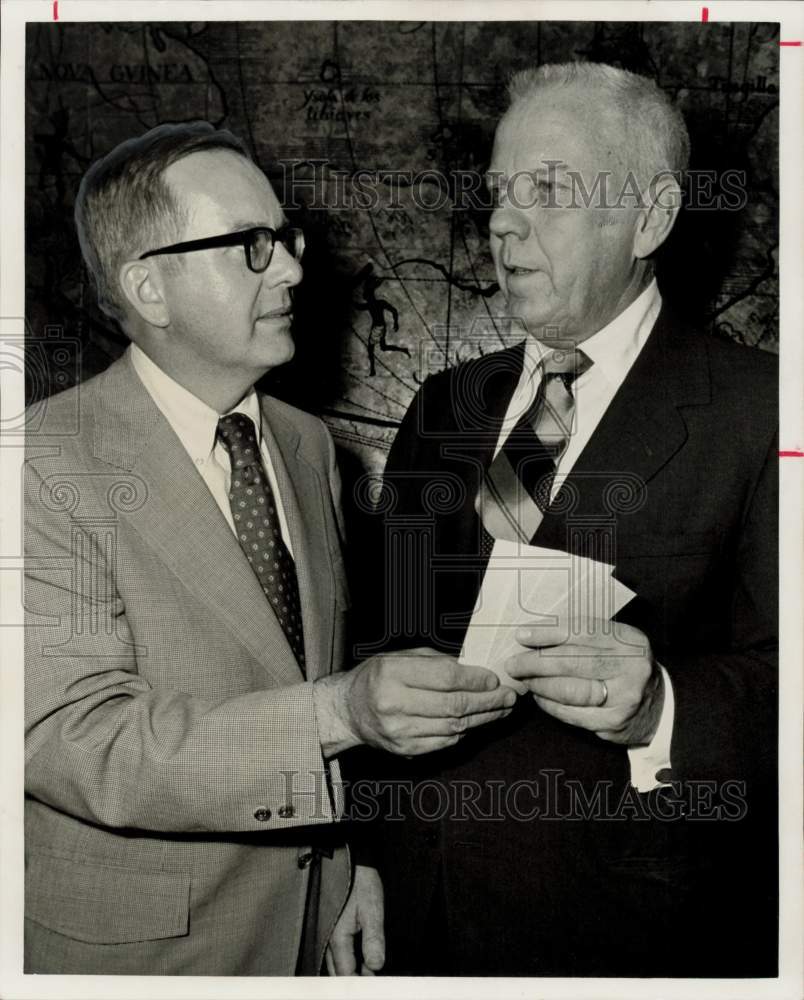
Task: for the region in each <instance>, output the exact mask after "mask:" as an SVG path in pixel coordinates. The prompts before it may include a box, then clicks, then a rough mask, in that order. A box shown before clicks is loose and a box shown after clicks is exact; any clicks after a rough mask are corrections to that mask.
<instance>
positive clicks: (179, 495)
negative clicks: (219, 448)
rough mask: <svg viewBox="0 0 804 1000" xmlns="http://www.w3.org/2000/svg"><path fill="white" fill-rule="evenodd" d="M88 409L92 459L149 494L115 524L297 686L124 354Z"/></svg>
mask: <svg viewBox="0 0 804 1000" xmlns="http://www.w3.org/2000/svg"><path fill="white" fill-rule="evenodd" d="M94 408H95V454H96V456H97V457H98V458H100V459H102V460H104V461H107V462H110V463H111V464H114V465H118V466H120V467H122V468H125V469H128V470H130V471H132V472H136V473H137V475H139V476H140V477H141V478H142V479H143V480H144V482H145V483H146V486H147V490H148V499H147V502H146V503H145V504H143V505H142V506H141V507H140V508H139V509H138V510H135V511H130V512H127V513H123V514H121V517H124V518H125V519H126V520H127V521H128V522H129V523H130V524H131V525H132V527H133V528H134V529H135V530H136V531H137V532H138V533H139V534H140V536H141V537H142V538H143V540H144V541H145V542H146V543H147V544H148V545H150V546H151V547H152V548H153V549H155V550H156V551H157V552H158V553H159V555H160V558H161V559H162V561H163V562H164V563H165V565H167V566H168V567H169V568H170V569H171V571H172V572H173V573H175V574H176V576H177V577H178V578H179V579H180V580H181V582H182V584H183V585H184V586H185V587H186V588H187V589H188V590H189V591H190V592H191V593H193V594H194V595H195V596H196V597H197V598H198V599H199V600H200V601H202V602H203V603H204V604H206V605H207V607H209V609H210V611H212V612H213V613H214V614H215V615H216V616H217V617H218V618H220V619H221V620H222V621H223V622H224V624H225V625H226V626H227V627H228V628H229V630H230V631H231V632H232V633H233V635H234V636H235V637H236V639H237V640H238V641H239V642H240V643H242V644H243V645H244V646H245V647H246V648H247V649H248V650H249V652H250V653H251V654H252V655H253V656H254V657H255V659H257V660H258V661H259V662H260V663H261V664H262V665H263V666H264V667H265V669H266V670H267V671H268V673H269V674H270V675H271V676H272V677H273V678H274V680H275V681H276V682H277V683H278V684H280V685H287V684H294V683H299V682H300V681H301V680H302V674H301V671H300V669H299V666H298V664H297V663H296V659H295V657H294V655H293V653H292V651H291V649H290V647H289V645H288V643H287V640H286V639H285V636H284V633H283V632H282V629H281V627H280V625H279V623H278V621H277V619H276V616H275V614H274V612H273V610H272V609H271V607H270V605H269V603H268V602H267V601H266V599H265V595H264V593H263V591H262V588H261V587H260V585H259V583H258V581H257V578H256V577H255V575H254V573H253V572H252V570H251V568H250V566H249V565H248V562H247V561H246V558H245V556H244V555H243V552H242V550H241V548H240V546H239V544H238V542H237V539H236V538H235V536H234V533H233V532H232V530H231V528H230V527H229V525H228V524H227V522H226V520H225V518H224V517H223V515H222V513H221V511H220V509H219V508H218V505H217V504H216V502H215V500H214V499H213V497H212V495H211V493H210V492H209V490H208V489H207V486H206V484H205V483H204V481H203V479H202V478H201V476H200V475H199V473H198V471H197V470H196V468H195V466H194V465H193V463H192V462H191V460H190V458H189V456H188V455H187V452H186V451H185V450H184V448H183V446H182V444H181V442H180V441H179V439H178V438H177V437H176V435H175V433H174V432H173V430H172V428H171V427H170V425H169V424H168V422H167V421H166V420H165V418H164V417H163V416H162V414H161V413H160V411H159V410H158V408H157V407H156V405H155V404H154V402H153V400H152V399H151V397H150V395H149V394H148V392H147V390H146V389H145V387H144V386H143V385H142V383H141V382H140V380H139V378H138V376H137V374H136V372H135V371H134V369H133V366H132V364H131V361H130V359H129V356H128V353H126V354H125V355H124V356H123V358H121V360H120V361H118V362H115V364H113V365H112V366H111V367H110V368H109V369H108V370H107V371H106V372H105V373H104V375H103V376H101V378H100V379H99V381H98V383H97V396H96V399H95V407H94ZM294 544H295V542H294ZM305 632H306V626H305Z"/></svg>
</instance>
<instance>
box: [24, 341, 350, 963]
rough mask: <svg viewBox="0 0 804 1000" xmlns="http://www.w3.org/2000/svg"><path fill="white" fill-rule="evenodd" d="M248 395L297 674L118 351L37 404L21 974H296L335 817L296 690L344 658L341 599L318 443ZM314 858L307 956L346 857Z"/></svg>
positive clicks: (323, 443)
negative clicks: (316, 854) (294, 631)
mask: <svg viewBox="0 0 804 1000" xmlns="http://www.w3.org/2000/svg"><path fill="white" fill-rule="evenodd" d="M261 404H262V408H263V414H264V418H265V419H264V433H265V434H266V435H267V442H268V446H269V449H270V452H271V457H272V461H273V462H274V464H275V468H276V474H277V479H278V486H279V493H280V496H281V500H282V504H283V507H284V510H285V512H286V516H287V521H288V527H289V531H290V535H291V539H292V545H293V551H294V555H295V561H296V567H297V571H298V577H299V589H300V594H301V603H302V616H303V622H304V640H305V650H306V657H307V663H308V677H307V681H305V679H304V677H303V676H302V674H301V672H300V669H299V667H298V665H297V663H296V660H295V658H294V656H293V653H292V652H291V649H290V647H289V645H288V643H287V640H286V639H285V636H284V633H283V631H282V629H281V627H280V625H279V623H278V621H277V619H276V617H275V615H274V613H273V611H272V609H271V607H270V605H269V603H268V601H267V600H266V598H265V596H264V594H263V592H262V590H261V588H260V586H259V583H258V582H257V580H256V578H255V576H254V574H253V572H252V570H251V568H250V567H249V565H248V563H247V561H246V559H245V556H244V555H243V553H242V551H241V549H240V546H239V544H238V542H237V539H236V538H235V536H234V534H233V532H232V531H231V529H230V528H229V526H228V524H227V523H226V521H225V519H224V517H223V515H222V514H221V512H220V509H219V508H218V506H217V504H216V503H215V501H214V499H213V498H212V496H211V494H210V493H209V491H208V489H207V487H206V485H205V484H204V482H203V480H202V479H201V477H200V475H199V474H198V472H197V470H196V469H195V467H194V466H193V464H192V462H191V460H190V458H189V457H188V455H187V453H186V452H185V450H184V448H183V447H182V445H181V443H180V442H179V440H178V438H177V437H176V435H175V434H174V432H173V430H172V429H171V427H170V425H169V424H168V423H167V421H166V420H165V419H164V417H163V416H162V414H161V413H160V412H159V410H158V409H157V407H156V406H155V405H154V403H153V401H152V400H151V397H150V396H149V394H148V393H147V391H146V390H145V388H144V387H143V385H142V383H141V382H140V380H139V378H138V377H137V375H136V373H135V371H134V369H133V367H132V364H131V361H130V359H129V357H128V354H125V355H124V356H123V357H122V358H121V359H120V360H119V361H117V362H115V363H114V364H113V365H112V366H111V367H110V368H109V369H107V371H105V372H104V373H103V374H101V375H99V376H97V377H96V378H94V379H92V380H90V381H88V382H86V383H83V384H82V385H79V386H77V387H76V388H74V389H71V390H69V391H67V392H64V393H61V394H59V395H57V396H55V397H51V398H50V399H48V400H46V401H45V402H44V404H40V405H39V407H36V408H34V409H33V410H32V411H30V413H29V431H28V438H27V461H26V476H25V479H26V567H27V568H26V591H25V603H26V610H27V615H28V617H27V624H26V663H25V669H26V902H25V905H26V959H25V961H26V971H28V972H61V973H129V974H149V973H153V974H178V973H185V974H195V975H204V974H214V975H292V974H293V973H294V970H295V966H296V959H297V955H298V951H299V942H300V937H301V932H302V926H303V920H304V909H305V898H306V893H307V884H308V879H309V877H310V872H311V863H310V856H311V845H312V844H313V843H314V842H318V841H325V842H327V847H328V848H331V847H332V846H333V845H334V844H335V842H336V841H337V840H338V839H339V838H338V837H337V832H338V826H337V825H336V821H337V818H338V816H339V815H340V811H341V809H342V802H341V800H342V796H341V785H340V776H339V772H338V767H337V764H335V763H333V764H332V766H331V768H330V767H328V766H327V764H326V763H325V761H324V760H323V759H322V756H321V749H320V744H319V740H318V735H317V731H316V722H315V714H314V708H313V699H312V684H311V683H310V682H311V681H313V680H314V679H315V678H316V677H319V676H322V675H324V674H328V673H330V672H331V671H333V670H338V669H339V668H340V666H341V662H342V654H343V642H344V614H345V611H346V608H347V604H348V599H347V592H346V587H345V582H344V574H343V562H342V557H341V530H340V521H339V517H340V514H339V494H338V477H337V472H336V469H335V462H334V449H333V445H332V441H331V439H330V437H329V435H328V433H327V431H326V429H325V427H324V425H323V424H322V423H321V421H319V420H317V419H316V418H314V417H311V416H309V415H308V414H305V413H303V412H301V411H299V410H296V409H294V408H293V407H290V406H287V405H285V404H283V403H281V402H279V401H277V400H274V399H271V398H269V397H262V398H261ZM315 863H316V862H315V861H314V862H313V864H315ZM321 864H322V867H321V905H320V910H319V922H318V931H317V936H316V942H315V946H316V950H317V954H318V956H319V960H320V958H321V957H322V956H323V949H324V946H325V943H326V939H327V937H328V936H329V933H330V931H331V929H332V927H333V925H334V922H335V920H336V919H337V916H338V913H339V912H340V909H341V908H342V905H343V903H344V901H345V898H346V894H347V891H348V882H349V863H348V856H347V851H346V848H345V847H343V846H336V847H335V850H334V854H333V856H332V857H331V858H328V857H324V858H323V860H322V862H321Z"/></svg>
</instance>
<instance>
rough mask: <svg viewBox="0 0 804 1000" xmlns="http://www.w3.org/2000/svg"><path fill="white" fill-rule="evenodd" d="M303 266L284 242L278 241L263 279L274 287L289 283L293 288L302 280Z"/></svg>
mask: <svg viewBox="0 0 804 1000" xmlns="http://www.w3.org/2000/svg"><path fill="white" fill-rule="evenodd" d="M303 274H304V272H303V271H302V266H301V264H300V263H299V261H298V260H296V258H295V257H294V256H293V254H292V253H291V252H290V251H289V250H288V248H287V247H286V246H285V244H284V243H280V242H279V241H277V242H276V243H275V244H274V252H273V253H272V254H271V263H270V264H269V265H268V267H267V268H266V269H265V271H264V272H263V281H264V282H265V283H266V284H268V285H270V286H271V287H272V288H273V287H277V286H279V285H287V286H288V287H289V288H292V287H293V286H294V285H298V283H299V282H300V281H301V280H302V275H303Z"/></svg>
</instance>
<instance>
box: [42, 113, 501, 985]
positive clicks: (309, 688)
mask: <svg viewBox="0 0 804 1000" xmlns="http://www.w3.org/2000/svg"><path fill="white" fill-rule="evenodd" d="M76 222H77V226H78V231H79V236H80V240H81V246H82V251H83V254H84V258H85V261H86V263H87V265H88V267H89V270H90V272H91V274H92V277H93V279H94V281H95V283H96V285H97V289H98V295H99V301H100V303H101V305H102V307H103V308H104V309H105V310H106V311H107V312H108V313H109V314H110V315H112V316H113V317H114V318H115V319H117V320H118V322H119V323H120V324H121V326H122V327H123V329H124V330H125V332H126V333H127V334H128V336H129V337H130V339H131V341H132V345H131V347H130V348H129V350H127V351H126V353H125V354H124V355H123V357H122V358H121V359H120V360H119V361H117V362H115V363H114V364H112V365H111V367H110V368H108V369H107V370H106V371H105V372H103V373H102V374H101V375H99V376H97V377H96V378H94V379H92V380H90V381H89V382H87V383H85V384H81V385H79V386H77V387H76V388H74V389H71V390H68V391H67V392H64V393H62V394H59V395H57V396H54V397H52V398H50V399H48V400H46V401H45V404H44V406H39V407H35V408H34V409H32V411H31V413H30V422H29V433H28V439H27V448H28V453H27V461H26V470H25V473H26V474H25V480H26V555H27V562H26V574H27V576H26V591H25V600H26V610H27V613H28V618H27V623H26V904H25V905H26V910H25V917H26V934H25V968H26V971H28V972H40V973H41V972H46V973H123V974H200V975H210V974H215V975H292V974H294V973H296V972H298V973H302V974H316V973H317V972H318V971H319V970H320V968H321V966H322V962H323V960H324V953H325V946H326V943H327V940H328V939H329V937H330V935H331V932H332V930H333V928H334V926H335V924H336V921H338V920H339V919H340V923H339V928H340V930H339V937H338V940H339V941H340V942H344V941H346V942H351V941H352V940H353V938H354V937H355V935H356V934H357V933H358V932H359V931H361V930H362V932H363V961H362V963H361V971H363V972H367V973H368V972H372V971H375V970H377V969H379V968H380V967H381V966H382V962H383V954H382V938H381V933H380V931H379V930H377V931H372V928H373V927H376V926H377V925H378V921H379V917H378V912H379V910H380V909H381V900H380V896H379V889H378V886H377V881H376V875H375V874H374V873H373V872H371V871H369V870H366V869H362V868H358V869H357V870H356V871H355V873H354V877H353V878H352V877H351V873H350V867H349V862H348V857H347V850H346V848H345V846H344V843H343V836H342V834H340V833H339V827H338V825H337V822H336V821H337V820H338V819H339V818H340V816H341V815H342V784H341V780H340V774H339V767H338V762H337V760H336V755H337V754H338V753H340V752H341V751H343V750H345V749H348V748H349V747H353V746H356V745H359V744H362V743H366V744H369V745H373V746H377V747H384V748H385V749H386V750H390V751H391V752H393V753H401V754H405V755H410V756H415V755H417V754H420V753H424V752H427V751H430V750H433V749H438V748H440V747H443V746H447V745H454V744H455V743H456V742H457V741H458V740H459V739H460V738H461V736H462V734H463V732H464V731H466V730H467V729H469V728H471V727H473V726H475V725H479V724H482V723H484V722H487V721H493V720H495V719H497V718H500V717H501V716H504V715H505V714H507V712H508V710H509V709H508V708H506V704H507V703H509V702H510V692H506V691H505V689H502V688H501V687H500V686H499V684H498V682H497V680H496V678H495V677H493V675H491V674H490V673H489V672H488V671H483V670H477V671H473V672H471V673H469V674H467V673H466V672H465V671H460V672H458V671H457V670H456V665H455V663H454V661H453V660H451V659H450V658H448V657H443V656H440V655H437V654H434V653H433V652H432V651H429V650H419V651H417V652H416V653H414V654H412V655H405V656H401V657H399V656H398V657H385V658H380V657H378V658H374V659H373V660H368V661H366V662H364V663H362V664H360V665H358V666H357V667H356V668H355V669H354V670H352V671H349V672H348V673H337V671H339V670H340V669H341V666H342V663H343V635H344V616H345V613H346V610H347V606H348V599H347V592H346V586H345V581H344V573H343V562H342V557H341V531H340V527H339V525H340V520H339V518H340V514H339V485H338V476H337V472H336V468H335V460H334V450H333V445H332V441H331V440H330V438H329V435H328V434H327V432H326V430H325V428H324V426H323V424H322V423H321V422H320V421H319V420H317V419H316V418H314V417H311V416H309V415H307V414H305V413H302V412H301V411H299V410H296V409H294V408H293V407H290V406H287V405H285V404H284V403H281V402H279V401H278V400H275V399H271V398H269V397H266V396H263V395H260V394H258V393H256V392H255V391H254V388H253V386H254V383H255V382H256V380H257V379H258V378H259V377H260V376H261V375H262V374H264V373H265V372H266V371H267V370H269V369H271V368H273V367H274V366H276V365H280V364H283V363H284V362H286V361H288V360H289V359H290V358H291V357H292V355H293V340H292V337H291V318H292V298H291V291H292V289H293V288H294V287H295V286H296V285H297V284H298V282H299V281H300V279H301V276H302V272H301V267H300V264H299V260H300V257H301V254H302V250H303V245H304V244H303V234H302V233H301V232H300V231H299V230H297V229H293V228H291V227H289V226H288V225H287V222H286V220H285V218H284V215H283V212H282V209H281V207H280V204H279V202H278V201H277V198H276V196H275V194H274V192H273V190H272V188H271V185H270V184H269V183H268V181H267V179H266V177H265V176H264V175H263V174H262V172H261V171H260V170H259V169H258V168H257V167H256V166H255V164H254V163H253V162H252V161H251V160H250V158H249V157H248V154H247V152H246V150H245V149H244V147H243V145H242V144H241V143H240V141H239V140H237V139H236V138H235V137H234V136H232V135H231V134H230V133H228V132H218V131H215V130H214V129H213V128H212V127H211V126H209V125H207V124H206V123H191V124H187V125H180V126H160V127H159V128H156V129H153V130H152V131H151V132H149V133H147V134H146V135H144V136H142V137H140V138H138V139H134V140H130V141H129V142H126V143H123V144H122V145H120V146H118V147H117V148H116V149H114V150H112V152H111V153H109V154H108V155H107V156H106V157H104V158H103V159H102V160H100V161H98V162H97V163H96V164H94V165H93V167H92V168H91V169H90V171H89V172H88V173H87V175H86V177H85V178H84V180H83V181H82V185H81V189H80V191H79V193H78V197H77V200H76ZM425 666H426V667H427V669H426V670H425V669H423V668H424V667H425ZM456 694H457V695H460V698H461V703H460V705H458V704H457V702H456ZM350 883H351V885H352V891H351V896H350V898H349V904H348V905H347V906H344V904H345V901H346V898H347V895H348V893H349V888H350ZM336 958H337V961H336ZM351 962H352V965H354V958H353V955H352V958H351ZM328 965H329V968H330V971H332V972H334V973H335V972H350V971H353V970H352V966H351V965H350V959H349V956H348V955H347V956H346V957H341V956H340V954H339V955H338V956H335V955H333V954H332V953H330V954H329V955H328Z"/></svg>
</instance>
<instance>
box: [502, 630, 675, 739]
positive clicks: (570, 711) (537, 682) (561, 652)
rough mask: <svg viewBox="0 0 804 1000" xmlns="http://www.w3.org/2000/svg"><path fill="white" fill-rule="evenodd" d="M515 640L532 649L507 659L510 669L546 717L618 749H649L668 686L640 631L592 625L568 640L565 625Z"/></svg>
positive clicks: (521, 632) (522, 634) (527, 633)
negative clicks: (598, 738)
mask: <svg viewBox="0 0 804 1000" xmlns="http://www.w3.org/2000/svg"><path fill="white" fill-rule="evenodd" d="M516 639H517V642H518V643H519V644H520V645H522V646H526V647H528V650H527V652H523V653H517V654H516V655H515V656H512V657H511V658H510V659H509V660H507V661H506V663H505V669H506V670H507V671H508V673H509V674H510V675H511V677H515V678H517V679H518V680H520V681H522V683H523V684H525V685H526V686H527V687H528V689H529V690H530V691H531V692H532V694H533V697H534V698H535V699H536V702H537V704H538V705H539V707H540V708H541V709H543V710H544V711H545V712H547V713H548V715H552V716H554V717H555V718H556V719H560V720H561V721H562V722H566V723H568V724H569V725H571V726H580V727H581V728H582V729H589V730H591V731H592V732H593V733H595V734H596V735H597V736H599V737H600V738H601V739H603V740H609V741H611V742H613V743H621V744H624V745H626V746H640V745H643V744H647V743H650V741H651V739H652V738H653V735H654V733H655V732H656V728H657V726H658V725H659V719H660V717H661V711H662V703H663V701H664V683H663V681H662V674H661V670H660V669H659V666H658V664H657V663H656V662H655V660H654V659H653V654H652V652H651V648H650V642H649V641H648V638H647V636H646V635H645V634H644V633H643V632H640V631H639V629H636V628H632V627H631V626H629V625H623V624H622V623H620V622H616V623H615V622H611V621H608V620H606V619H601V618H589V619H584V620H583V621H582V622H581V623H580V628H579V629H578V634H573V635H568V634H567V629H566V626H564V627H563V628H562V627H546V626H543V625H537V626H532V627H528V626H525V627H523V628H521V629H518V630H517V633H516ZM602 682H605V686H604V684H603V683H602Z"/></svg>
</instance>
